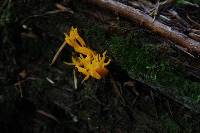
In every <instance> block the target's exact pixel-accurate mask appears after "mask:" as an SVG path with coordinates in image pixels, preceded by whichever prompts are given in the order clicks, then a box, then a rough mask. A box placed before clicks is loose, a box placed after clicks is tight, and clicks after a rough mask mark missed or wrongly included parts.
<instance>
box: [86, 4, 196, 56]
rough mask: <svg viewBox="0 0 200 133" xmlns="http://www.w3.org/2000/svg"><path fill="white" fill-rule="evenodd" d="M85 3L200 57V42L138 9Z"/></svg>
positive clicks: (117, 5)
mask: <svg viewBox="0 0 200 133" xmlns="http://www.w3.org/2000/svg"><path fill="white" fill-rule="evenodd" d="M83 1H86V2H88V3H92V4H94V5H97V6H99V7H101V8H105V9H107V10H110V11H112V12H113V13H115V14H119V15H120V16H122V17H125V18H127V19H129V20H131V21H133V22H135V23H137V24H139V25H140V26H144V27H145V28H148V29H149V30H151V31H153V32H154V33H157V34H159V35H160V36H162V37H164V38H166V39H169V40H170V41H172V42H174V43H176V44H177V45H179V46H182V47H184V48H186V49H187V51H188V52H189V53H191V54H197V55H200V42H198V41H195V40H193V39H191V38H189V37H188V36H187V35H185V34H183V33H180V32H178V31H176V30H173V29H172V28H171V27H169V26H167V25H165V24H163V23H161V22H159V21H157V20H153V18H152V17H151V16H149V15H147V14H144V13H142V12H141V11H140V10H138V9H135V8H133V7H130V6H127V5H124V4H122V3H120V2H117V1H113V0H83Z"/></svg>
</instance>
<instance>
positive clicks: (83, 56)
mask: <svg viewBox="0 0 200 133" xmlns="http://www.w3.org/2000/svg"><path fill="white" fill-rule="evenodd" d="M66 44H68V45H69V46H71V47H72V48H73V49H74V51H75V52H77V53H79V57H76V56H75V57H73V56H72V63H65V64H67V65H69V64H72V65H74V66H75V68H77V70H78V71H79V72H80V73H82V74H84V75H85V78H84V80H87V79H88V78H89V77H90V76H91V77H93V78H95V79H101V78H102V77H104V76H105V75H106V74H107V73H108V69H107V68H106V66H107V65H108V64H109V63H110V61H111V60H110V59H108V61H107V62H106V51H105V52H104V53H103V54H102V56H101V54H97V53H96V52H95V51H93V50H91V49H90V48H88V47H86V44H85V42H84V40H83V39H82V38H81V37H80V35H79V34H78V30H77V28H73V27H72V28H71V29H70V32H69V35H67V34H65V42H64V43H63V44H62V46H61V47H60V49H59V50H58V52H57V53H56V55H55V56H54V58H53V60H52V64H53V63H54V62H55V60H56V58H57V56H58V54H59V53H60V51H61V50H62V49H63V47H64V46H65V45H66Z"/></svg>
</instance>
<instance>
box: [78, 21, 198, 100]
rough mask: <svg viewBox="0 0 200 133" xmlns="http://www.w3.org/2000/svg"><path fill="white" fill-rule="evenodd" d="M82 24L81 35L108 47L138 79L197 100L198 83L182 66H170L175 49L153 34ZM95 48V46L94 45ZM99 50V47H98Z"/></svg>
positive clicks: (102, 46)
mask: <svg viewBox="0 0 200 133" xmlns="http://www.w3.org/2000/svg"><path fill="white" fill-rule="evenodd" d="M87 25H89V26H87V27H83V28H81V29H83V33H84V37H86V38H85V39H87V41H88V42H89V44H91V46H93V47H94V46H95V45H98V46H101V48H102V49H104V50H105V49H108V50H109V54H110V55H111V56H112V57H114V59H115V60H116V61H117V62H119V63H120V65H121V66H122V67H123V68H124V69H126V70H127V71H128V72H129V74H130V75H131V76H132V77H133V78H135V79H138V80H143V81H146V82H150V83H153V84H155V85H162V86H164V87H166V88H169V89H170V91H173V92H174V93H176V94H177V95H179V96H186V97H189V98H191V99H193V100H194V101H199V97H200V90H199V88H200V84H199V83H198V82H194V81H192V80H190V79H188V78H187V77H186V76H185V72H184V68H183V67H182V66H180V65H177V66H172V65H171V64H172V63H174V62H173V61H172V60H170V54H173V53H176V51H173V50H172V49H171V48H169V47H167V46H166V44H165V45H164V44H161V42H159V41H155V40H158V39H155V38H156V37H154V36H152V35H150V34H148V33H146V32H131V33H129V34H128V35H116V34H112V35H109V37H106V36H105V35H106V34H108V33H106V32H105V31H104V30H102V28H101V27H99V26H97V25H90V24H88V22H87ZM98 50H99V48H98ZM99 51H102V50H99Z"/></svg>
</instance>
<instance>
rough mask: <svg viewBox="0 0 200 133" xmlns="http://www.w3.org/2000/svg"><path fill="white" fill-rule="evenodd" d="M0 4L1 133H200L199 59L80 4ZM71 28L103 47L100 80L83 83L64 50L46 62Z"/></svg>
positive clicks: (45, 0)
mask: <svg viewBox="0 0 200 133" xmlns="http://www.w3.org/2000/svg"><path fill="white" fill-rule="evenodd" d="M0 4H2V8H0V15H1V17H0V20H1V21H0V85H1V89H0V132H1V133H4V132H5V133H12V132H16V133H18V132H19V133H57V132H60V133H64V132H78V133H80V132H83V133H85V132H102V133H107V132H116V133H122V132H123V133H124V132H136V133H154V132H155V133H177V132H181V133H182V132H185V133H198V132H199V131H200V119H199V118H200V82H199V81H200V78H199V75H198V74H199V72H200V71H198V70H200V62H199V61H198V60H196V59H193V58H191V57H190V56H188V55H187V54H183V53H182V52H181V51H177V50H176V49H174V47H173V45H171V44H172V43H171V42H169V41H167V40H165V39H164V38H161V37H159V36H158V35H156V34H154V33H151V31H148V30H146V29H144V28H141V27H138V26H137V25H136V24H133V23H130V22H129V21H128V20H126V19H123V18H121V17H119V16H117V15H115V14H112V13H110V12H107V11H102V9H100V8H97V7H94V6H91V5H89V4H86V3H82V2H79V1H78V0H75V1H69V0H64V1H59V0H51V1H50V0H43V1H40V0H30V1H11V0H5V1H4V3H3V2H0ZM62 6H63V7H62ZM58 8H59V9H61V8H64V9H65V11H60V10H59V11H58V10H57V9H58ZM179 8H180V9H182V8H183V9H184V7H177V9H179ZM180 9H179V10H180ZM180 11H181V10H180ZM196 14H197V15H199V14H198V13H196ZM196 14H195V13H194V17H195V18H198V16H196ZM196 21H198V22H200V20H199V18H198V19H197V20H196ZM71 26H74V27H77V28H78V31H79V33H80V35H81V37H83V39H84V40H85V41H86V43H87V44H88V45H89V46H90V47H91V48H92V49H94V50H95V51H97V52H98V53H103V52H104V51H105V50H107V55H108V57H109V58H111V63H110V65H109V66H108V69H109V71H110V72H109V74H108V75H107V76H106V77H105V78H103V79H102V80H96V79H92V78H90V79H89V80H87V81H85V82H82V80H83V78H84V76H83V75H82V74H80V73H79V72H77V71H76V70H75V71H74V68H73V66H68V65H65V64H64V63H63V62H64V61H67V62H71V53H72V49H70V48H69V47H65V48H64V49H63V50H62V52H61V54H60V56H59V57H58V59H57V60H56V63H55V64H54V65H50V63H51V60H52V58H53V56H54V55H55V53H56V51H57V50H58V48H59V47H60V45H61V44H62V43H63V41H64V37H65V36H64V34H63V33H68V32H69V30H70V27H71ZM188 64H189V65H188ZM188 66H189V67H188ZM191 66H192V67H191ZM191 68H194V69H193V70H194V71H192V72H191ZM76 78H77V86H78V87H75V83H74V81H76V80H75V79H76Z"/></svg>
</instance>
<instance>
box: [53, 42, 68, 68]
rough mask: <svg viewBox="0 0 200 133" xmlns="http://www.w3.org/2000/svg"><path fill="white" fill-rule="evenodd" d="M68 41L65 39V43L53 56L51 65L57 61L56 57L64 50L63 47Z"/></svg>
mask: <svg viewBox="0 0 200 133" xmlns="http://www.w3.org/2000/svg"><path fill="white" fill-rule="evenodd" d="M65 45H66V42H65V41H64V42H63V44H62V45H61V46H60V48H59V49H58V51H57V52H56V54H55V56H54V57H53V60H52V61H51V65H53V64H54V63H55V61H56V59H57V58H58V56H59V54H60V52H61V51H62V49H63V48H64V47H65Z"/></svg>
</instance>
